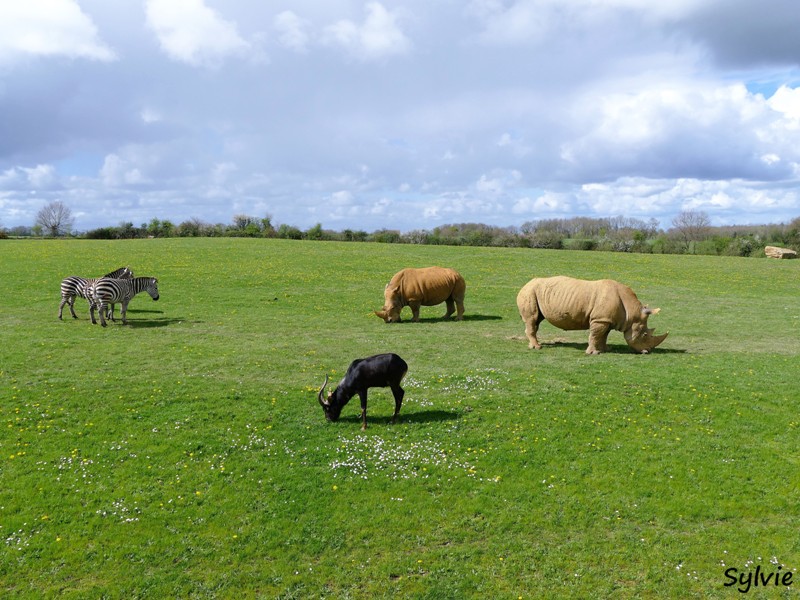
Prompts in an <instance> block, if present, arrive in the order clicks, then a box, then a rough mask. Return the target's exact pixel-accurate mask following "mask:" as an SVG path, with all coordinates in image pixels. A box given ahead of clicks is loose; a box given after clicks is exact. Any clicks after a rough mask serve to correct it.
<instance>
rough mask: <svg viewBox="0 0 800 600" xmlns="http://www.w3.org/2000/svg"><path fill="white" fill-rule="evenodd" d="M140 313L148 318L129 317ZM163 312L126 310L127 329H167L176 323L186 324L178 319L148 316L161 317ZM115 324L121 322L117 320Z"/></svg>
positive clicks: (184, 320) (183, 320)
mask: <svg viewBox="0 0 800 600" xmlns="http://www.w3.org/2000/svg"><path fill="white" fill-rule="evenodd" d="M142 313H147V314H148V316H147V317H145V318H143V319H140V318H137V317H136V316H134V318H131V315H132V314H133V315H139V314H142ZM163 314H164V313H163V311H160V310H146V309H137V310H131V309H128V325H127V326H128V327H132V328H134V329H149V328H153V327H169V326H170V325H175V324H176V323H185V322H187V321H186V319H182V318H180V317H156V316H149V315H163ZM115 323H118V324H120V325H122V320H121V319H120V318H117V320H116V321H115Z"/></svg>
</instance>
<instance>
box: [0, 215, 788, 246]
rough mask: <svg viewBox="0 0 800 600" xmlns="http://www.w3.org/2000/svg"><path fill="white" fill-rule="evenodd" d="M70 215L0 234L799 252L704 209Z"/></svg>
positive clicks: (777, 227)
mask: <svg viewBox="0 0 800 600" xmlns="http://www.w3.org/2000/svg"><path fill="white" fill-rule="evenodd" d="M73 223H74V220H73V219H72V216H71V211H70V210H69V208H68V207H67V206H65V205H64V204H63V203H61V202H52V203H50V204H48V205H47V206H45V207H44V208H42V209H41V210H40V211H39V213H38V214H37V219H36V223H35V224H34V225H33V226H31V227H24V226H17V227H12V228H10V229H8V230H6V229H3V228H2V227H0V238H2V237H9V236H12V237H51V238H54V237H73V238H80V239H104V240H114V239H138V238H165V237H253V238H281V239H293V240H313V241H344V242H378V243H390V244H427V245H447V246H499V247H517V248H544V249H552V250H561V249H568V250H601V251H611V252H639V253H654V254H710V255H727V256H764V247H765V246H769V245H773V246H782V247H786V248H791V249H793V250H800V217H796V218H795V219H793V220H792V221H790V222H789V223H786V224H784V223H779V224H767V225H729V226H712V225H711V221H710V219H709V217H708V215H707V214H706V213H705V212H703V211H683V212H681V213H680V214H678V215H677V216H676V217H675V218H673V219H672V222H671V225H672V226H671V227H670V228H668V229H662V228H661V227H660V223H659V221H658V220H656V219H650V220H648V221H645V220H643V219H637V218H632V217H624V216H617V217H567V218H558V219H540V220H536V221H527V222H525V223H523V224H522V225H521V226H519V227H516V226H509V227H499V226H493V225H485V224H482V223H453V224H447V225H440V226H438V227H434V228H433V229H430V230H428V229H415V230H413V231H409V232H406V233H401V232H400V231H399V230H394V229H379V230H376V231H373V232H371V233H368V232H366V231H363V230H353V229H344V230H342V231H334V230H330V229H323V227H322V224H321V223H317V224H316V225H314V226H313V227H310V228H309V229H307V230H301V229H300V228H298V227H295V226H292V225H286V224H281V225H279V226H277V227H276V226H275V225H274V224H273V222H272V216H271V215H267V216H265V217H261V218H259V217H253V216H249V215H244V214H239V215H235V216H234V217H233V221H232V222H231V223H229V224H222V223H217V224H211V223H207V222H205V221H203V220H201V219H198V218H194V217H193V218H190V219H188V220H186V221H183V222H181V223H179V224H178V225H175V224H174V223H172V222H171V221H170V220H167V219H163V220H162V219H158V218H153V219H151V220H150V222H149V223H142V224H141V225H140V226H139V227H136V226H135V225H134V224H133V223H131V222H123V223H120V224H119V225H118V226H111V227H100V228H96V229H91V230H89V231H86V232H82V233H77V232H74V231H73Z"/></svg>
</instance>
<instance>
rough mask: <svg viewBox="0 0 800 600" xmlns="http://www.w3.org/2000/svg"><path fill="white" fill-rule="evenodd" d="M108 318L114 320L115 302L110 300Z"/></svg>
mask: <svg viewBox="0 0 800 600" xmlns="http://www.w3.org/2000/svg"><path fill="white" fill-rule="evenodd" d="M108 318H109V319H111V320H112V321H114V320H115V319H114V303H113V302H110V303H109V305H108Z"/></svg>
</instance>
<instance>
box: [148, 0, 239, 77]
mask: <svg viewBox="0 0 800 600" xmlns="http://www.w3.org/2000/svg"><path fill="white" fill-rule="evenodd" d="M145 10H146V14H147V24H148V26H149V27H150V28H151V29H152V30H153V31H154V32H155V34H156V36H157V37H158V40H159V43H160V44H161V48H162V49H163V50H164V52H166V53H167V55H168V56H169V57H170V58H172V59H173V60H177V61H179V62H185V63H187V64H190V65H192V66H206V67H209V66H210V67H215V66H219V64H220V63H221V62H222V61H223V60H224V59H226V58H228V57H229V56H234V55H240V54H242V53H244V52H246V51H247V50H248V49H249V48H250V45H249V44H248V43H247V42H246V41H245V40H243V39H242V38H241V37H240V35H239V33H238V31H237V29H236V25H235V24H234V23H231V22H230V21H226V20H225V19H223V18H222V17H221V16H220V15H219V14H217V12H216V11H214V10H213V9H211V8H209V7H208V6H206V5H205V3H204V2H203V0H147V3H146V5H145Z"/></svg>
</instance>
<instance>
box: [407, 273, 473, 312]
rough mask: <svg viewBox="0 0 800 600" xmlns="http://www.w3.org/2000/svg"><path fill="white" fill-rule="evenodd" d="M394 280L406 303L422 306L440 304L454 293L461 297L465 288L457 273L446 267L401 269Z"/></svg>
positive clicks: (461, 278)
mask: <svg viewBox="0 0 800 600" xmlns="http://www.w3.org/2000/svg"><path fill="white" fill-rule="evenodd" d="M395 279H397V281H396V284H397V285H398V286H399V287H400V290H401V293H402V295H403V297H404V298H405V299H406V300H407V301H408V300H413V301H419V302H421V303H422V304H423V305H434V304H441V303H442V302H444V301H445V300H447V299H448V298H449V297H450V296H451V295H453V294H454V293H456V294H458V293H459V292H460V293H461V294H462V295H463V293H464V289H465V287H466V284H465V283H464V278H463V277H462V276H461V275H460V274H459V273H458V271H456V270H455V269H450V268H447V267H423V268H420V269H413V268H408V269H403V270H402V271H400V272H399V273H398V274H397V275H395Z"/></svg>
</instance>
